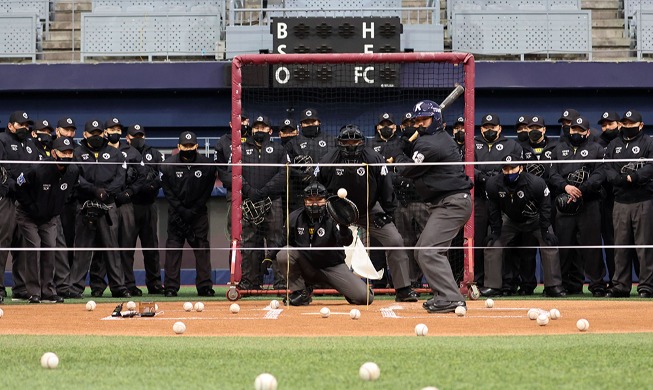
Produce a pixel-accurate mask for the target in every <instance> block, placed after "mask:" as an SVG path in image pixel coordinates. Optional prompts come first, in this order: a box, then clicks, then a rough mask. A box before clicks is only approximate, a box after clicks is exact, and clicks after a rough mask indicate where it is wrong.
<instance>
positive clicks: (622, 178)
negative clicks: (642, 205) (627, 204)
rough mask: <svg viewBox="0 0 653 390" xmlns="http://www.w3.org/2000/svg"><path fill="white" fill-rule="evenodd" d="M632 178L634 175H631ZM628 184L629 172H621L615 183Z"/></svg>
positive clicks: (616, 184) (618, 184) (621, 185)
mask: <svg viewBox="0 0 653 390" xmlns="http://www.w3.org/2000/svg"><path fill="white" fill-rule="evenodd" d="M631 179H632V177H631ZM628 184H630V183H628V174H627V173H620V174H619V176H617V178H616V179H615V180H614V185H615V186H617V187H625V186H627V185H628Z"/></svg>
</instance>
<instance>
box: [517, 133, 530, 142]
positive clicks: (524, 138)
mask: <svg viewBox="0 0 653 390" xmlns="http://www.w3.org/2000/svg"><path fill="white" fill-rule="evenodd" d="M528 138H529V137H528V131H520V132H519V133H517V140H518V141H519V142H526V141H528Z"/></svg>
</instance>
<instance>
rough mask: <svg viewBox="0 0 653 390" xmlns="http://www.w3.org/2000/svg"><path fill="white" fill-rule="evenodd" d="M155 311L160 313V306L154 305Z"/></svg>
mask: <svg viewBox="0 0 653 390" xmlns="http://www.w3.org/2000/svg"><path fill="white" fill-rule="evenodd" d="M154 311H159V305H157V304H156V303H155V304H154Z"/></svg>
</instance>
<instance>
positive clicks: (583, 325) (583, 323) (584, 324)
mask: <svg viewBox="0 0 653 390" xmlns="http://www.w3.org/2000/svg"><path fill="white" fill-rule="evenodd" d="M576 327H577V328H578V330H580V331H581V332H584V331H586V330H587V329H589V328H590V322H589V321H587V320H586V319H584V318H581V319H580V320H578V322H576Z"/></svg>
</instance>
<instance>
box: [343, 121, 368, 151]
mask: <svg viewBox="0 0 653 390" xmlns="http://www.w3.org/2000/svg"><path fill="white" fill-rule="evenodd" d="M351 141H360V142H351ZM338 148H339V149H340V153H341V155H342V156H343V157H345V158H356V157H359V156H360V155H361V153H363V149H364V148H365V137H363V132H361V130H360V128H358V126H357V125H352V124H349V125H346V126H343V127H342V128H341V129H340V134H338Z"/></svg>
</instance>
